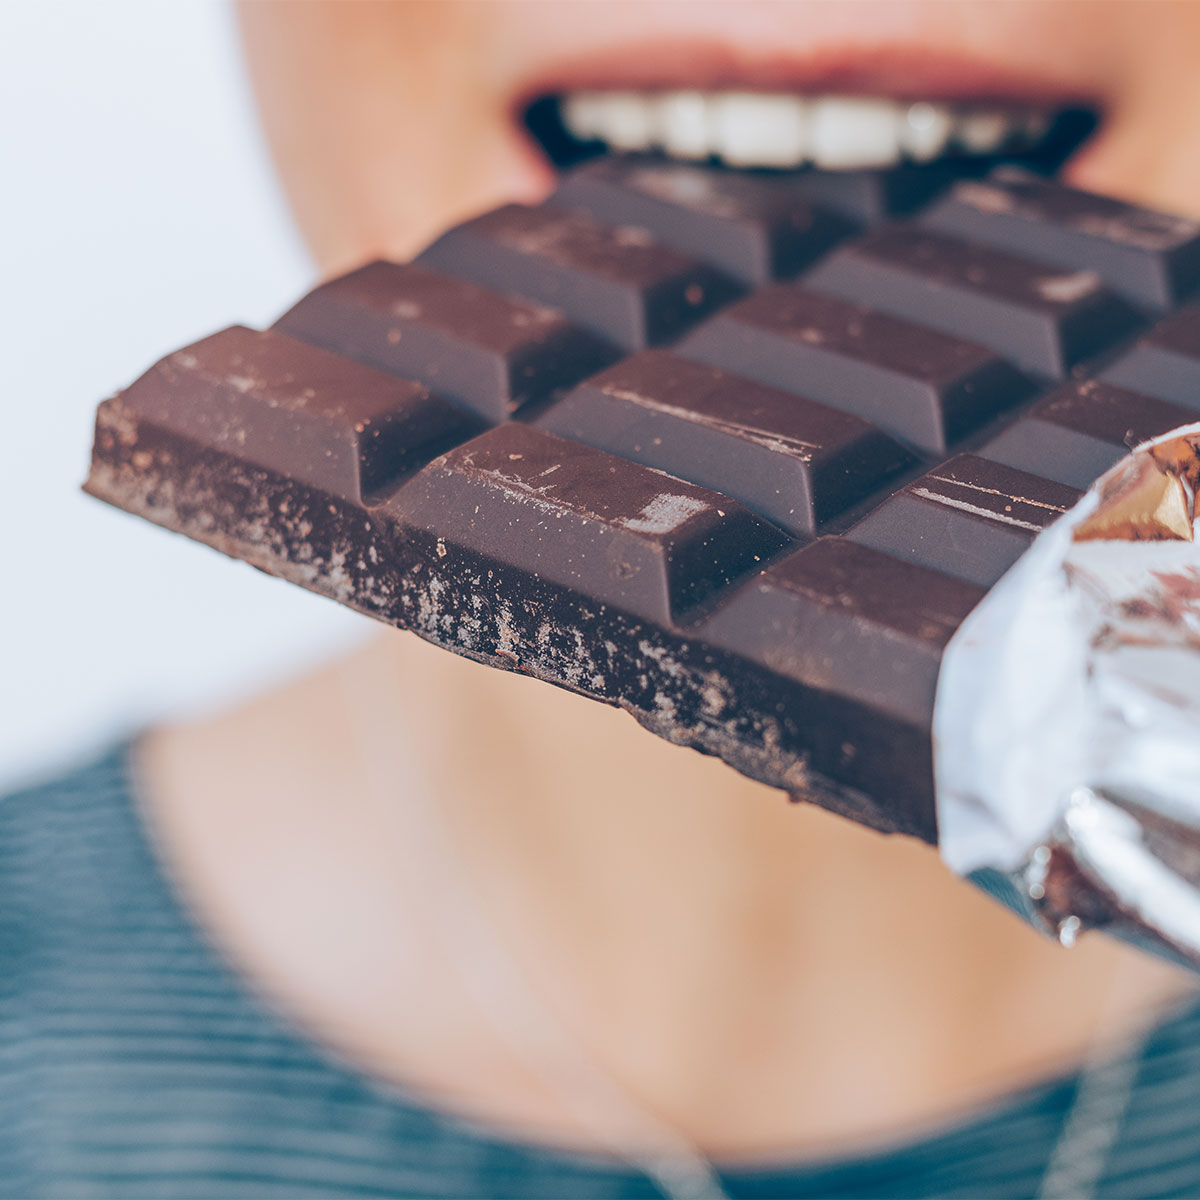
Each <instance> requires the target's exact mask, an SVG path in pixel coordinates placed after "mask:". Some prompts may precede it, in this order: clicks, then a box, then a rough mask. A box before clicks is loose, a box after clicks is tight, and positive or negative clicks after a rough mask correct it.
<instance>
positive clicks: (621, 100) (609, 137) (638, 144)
mask: <svg viewBox="0 0 1200 1200" xmlns="http://www.w3.org/2000/svg"><path fill="white" fill-rule="evenodd" d="M654 116H655V114H654V106H653V105H652V104H650V103H648V102H647V100H646V98H645V97H643V96H639V95H638V94H637V92H609V93H608V94H607V95H605V96H604V97H603V103H602V104H601V106H600V128H599V131H598V133H599V136H600V140H601V141H604V142H607V143H608V144H609V145H610V146H612V147H613V148H614V149H616V150H645V149H646V148H647V147H648V146H651V145H653V143H654Z"/></svg>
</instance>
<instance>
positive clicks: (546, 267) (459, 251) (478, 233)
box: [418, 204, 739, 350]
mask: <svg viewBox="0 0 1200 1200" xmlns="http://www.w3.org/2000/svg"><path fill="white" fill-rule="evenodd" d="M418 261H419V262H420V263H422V264H423V265H425V266H427V267H432V268H433V269H435V270H437V271H442V272H444V273H445V274H447V275H455V276H458V277H459V278H462V279H469V280H473V281H474V282H475V283H479V284H482V285H483V286H484V287H489V288H494V289H495V290H496V291H498V292H507V293H514V294H516V295H518V296H523V297H525V298H526V299H527V300H534V301H536V302H537V303H539V304H546V305H550V306H551V307H553V308H556V309H558V310H560V311H561V312H563V313H565V314H566V315H567V316H568V317H570V318H571V319H572V320H573V321H575V322H577V323H578V324H579V325H582V326H584V327H585V328H587V329H591V330H592V331H593V332H595V333H598V334H600V335H601V336H602V337H604V338H607V339H608V340H610V341H613V342H616V343H617V345H619V346H622V347H624V348H625V349H626V350H640V349H642V348H643V347H645V346H651V345H655V344H656V343H659V342H664V341H667V340H669V339H671V338H674V337H677V336H678V335H679V334H681V333H682V332H683V331H684V330H685V329H687V328H688V327H689V326H691V325H693V324H695V322H696V321H698V320H700V318H701V317H703V316H705V315H706V314H707V313H709V312H711V311H712V310H713V309H714V308H716V307H718V306H719V305H721V304H723V303H725V302H726V301H727V300H730V299H732V298H733V297H734V296H735V295H736V294H737V293H738V291H739V289H738V287H737V285H736V284H735V283H734V282H733V281H732V280H731V279H729V278H728V277H727V276H725V275H722V274H720V273H719V272H718V271H715V270H714V269H713V268H712V267H710V266H708V265H707V264H706V263H701V262H699V261H697V260H696V259H694V258H689V257H687V256H686V255H683V254H680V253H679V252H678V251H676V250H671V249H669V248H668V247H666V246H660V245H658V244H656V243H655V241H654V239H653V237H652V236H651V235H650V233H649V232H648V231H646V230H645V229H640V228H638V227H636V226H616V227H610V226H607V225H601V224H599V223H598V222H596V221H593V220H592V219H591V218H590V217H588V216H585V215H584V214H582V213H562V212H555V211H554V210H552V209H545V208H522V207H520V206H519V205H515V204H512V205H509V206H507V207H506V208H498V209H496V211H495V212H490V213H485V214H484V215H483V216H482V217H476V218H475V220H473V221H468V222H467V223H466V224H465V225H459V226H458V227H457V228H455V229H452V230H450V232H449V233H446V234H443V235H442V236H441V237H440V238H439V239H438V240H437V241H436V242H434V244H433V245H432V246H430V247H429V249H428V250H426V251H425V253H424V254H422V255H421V256H420V258H419V259H418Z"/></svg>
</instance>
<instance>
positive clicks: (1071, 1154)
mask: <svg viewBox="0 0 1200 1200" xmlns="http://www.w3.org/2000/svg"><path fill="white" fill-rule="evenodd" d="M387 663H388V659H387V655H386V652H384V653H377V654H376V655H374V656H372V659H371V661H370V663H369V667H368V670H367V671H366V672H364V674H365V675H367V676H369V681H368V680H367V679H364V678H363V677H362V676H360V677H358V678H357V679H356V680H355V681H351V679H350V678H349V677H348V675H347V674H346V672H345V671H343V672H342V673H340V674H339V676H338V680H339V686H340V688H341V693H342V704H343V707H344V709H345V711H346V713H347V716H348V726H349V728H350V732H351V736H352V738H353V739H354V740H355V742H356V750H357V753H358V757H359V760H360V765H361V768H362V771H363V776H364V782H365V785H366V787H367V788H368V790H369V793H370V796H371V800H372V803H373V805H374V806H375V807H376V808H377V809H378V810H379V811H380V812H382V813H387V814H389V817H390V816H391V815H392V814H395V815H397V816H398V815H399V812H400V810H401V809H402V810H403V819H404V825H405V828H404V829H402V830H398V831H397V832H398V836H397V837H395V838H394V839H393V841H394V843H395V844H396V847H397V853H398V857H399V859H400V861H399V862H398V864H397V866H398V869H399V870H402V871H403V872H404V873H405V874H406V877H407V878H408V879H409V880H410V882H411V884H412V886H413V888H414V890H415V892H416V895H417V896H418V897H428V896H430V895H437V896H438V897H439V900H438V903H436V904H434V905H428V904H426V905H425V910H426V912H427V913H428V914H429V917H428V919H430V920H433V921H435V922H436V923H437V925H438V927H439V933H440V940H441V942H442V944H443V946H444V947H445V949H446V951H447V955H448V958H449V960H450V962H451V964H452V966H453V969H454V971H455V973H456V974H457V976H458V978H459V981H460V983H461V984H462V985H463V987H464V990H465V992H466V993H467V995H468V996H469V997H470V998H471V1001H472V1003H473V1005H474V1006H475V1008H476V1009H477V1011H478V1013H479V1015H480V1017H481V1019H482V1020H483V1022H484V1023H485V1024H486V1026H487V1027H488V1028H489V1029H490V1030H491V1032H492V1033H493V1035H494V1036H495V1037H496V1038H497V1039H498V1041H499V1043H500V1044H501V1045H502V1046H504V1048H505V1049H506V1051H507V1052H508V1053H509V1054H510V1055H511V1056H513V1058H514V1059H515V1060H516V1061H518V1062H519V1063H521V1064H522V1065H523V1066H524V1067H525V1068H526V1069H528V1070H531V1071H532V1072H533V1073H534V1074H535V1075H536V1076H537V1078H538V1079H539V1080H540V1082H541V1083H543V1084H544V1085H545V1086H546V1087H547V1088H549V1089H550V1090H551V1092H552V1093H553V1094H554V1095H555V1096H556V1097H557V1099H558V1101H559V1102H560V1103H561V1105H562V1107H563V1110H564V1111H565V1112H568V1113H570V1114H571V1115H572V1117H573V1118H574V1120H575V1121H576V1122H577V1124H578V1125H579V1127H580V1128H581V1129H584V1130H586V1131H587V1133H588V1134H589V1135H590V1137H591V1138H593V1139H594V1141H595V1143H596V1144H597V1145H598V1146H600V1147H602V1148H603V1149H604V1150H605V1151H606V1152H607V1153H608V1154H609V1155H610V1156H611V1157H613V1158H614V1159H615V1160H617V1161H620V1162H623V1163H625V1164H627V1165H628V1166H629V1167H631V1168H633V1169H635V1170H637V1171H639V1172H641V1173H642V1174H644V1175H646V1176H647V1177H649V1178H650V1179H651V1180H652V1181H653V1183H654V1184H655V1186H656V1187H657V1188H658V1189H659V1191H660V1192H661V1193H662V1194H663V1195H664V1196H666V1197H667V1198H668V1200H727V1195H726V1193H725V1191H724V1190H723V1188H722V1186H721V1183H720V1181H719V1178H718V1176H717V1174H716V1172H715V1170H714V1169H713V1167H712V1165H711V1164H710V1163H709V1162H708V1160H707V1159H706V1158H705V1156H704V1155H703V1154H702V1153H701V1152H700V1150H699V1149H698V1148H697V1147H696V1146H695V1145H694V1144H692V1142H691V1141H690V1140H689V1139H688V1138H687V1137H686V1136H684V1135H683V1134H682V1133H681V1132H680V1131H678V1130H677V1129H675V1128H673V1127H672V1126H671V1125H670V1124H669V1123H668V1122H666V1121H664V1120H663V1119H661V1118H660V1117H659V1116H657V1115H656V1114H654V1113H653V1112H651V1111H650V1110H649V1109H647V1108H646V1107H645V1106H644V1105H643V1104H641V1103H640V1102H639V1101H638V1100H637V1099H636V1098H635V1097H633V1096H631V1095H630V1094H629V1093H628V1092H627V1091H626V1090H625V1089H624V1088H623V1087H622V1086H621V1085H620V1084H619V1083H618V1082H617V1081H616V1080H615V1079H614V1078H613V1077H612V1075H611V1074H610V1073H609V1072H608V1071H606V1070H605V1069H604V1068H603V1067H602V1066H601V1065H600V1064H599V1063H598V1062H596V1061H595V1059H594V1058H593V1057H592V1056H591V1055H590V1054H589V1053H588V1051H587V1049H586V1048H585V1046H584V1044H583V1043H582V1041H581V1040H580V1039H579V1038H578V1037H576V1036H575V1035H574V1033H573V1032H572V1031H571V1029H570V1027H569V1024H568V1023H567V1022H565V1021H564V1020H563V1019H562V1018H561V1017H560V1016H559V1014H558V1013H557V1012H556V1011H555V1010H554V1008H553V1006H552V1005H551V1004H549V1003H548V1002H547V1000H546V999H545V998H544V996H543V995H542V994H541V992H540V991H539V990H538V988H536V987H535V986H534V985H533V983H532V982H531V980H530V978H529V976H528V974H527V973H526V971H525V970H524V969H523V967H522V965H521V962H520V959H519V956H518V955H517V954H516V953H515V952H514V951H513V949H512V948H511V946H510V945H509V943H508V941H507V939H506V938H505V937H504V935H503V933H502V930H501V929H500V928H499V926H498V925H497V923H496V922H495V920H494V919H493V918H492V914H491V911H490V910H489V907H488V905H487V904H486V903H485V902H484V900H483V898H482V896H481V895H480V893H479V891H478V889H477V887H476V885H475V881H474V879H473V878H472V876H471V873H470V871H469V870H468V869H467V868H466V866H465V864H464V863H463V862H462V860H461V858H460V856H459V854H458V852H457V848H456V845H455V840H454V837H453V835H452V831H451V829H450V827H449V825H448V823H447V821H446V817H445V813H444V810H443V806H442V804H441V803H440V798H439V796H438V792H437V789H436V788H435V786H434V785H433V781H432V779H431V778H430V776H429V775H428V773H427V772H426V771H425V770H424V767H423V764H422V761H421V758H420V756H419V755H418V754H415V753H412V752H408V753H405V751H406V750H409V749H410V748H409V747H408V746H407V745H406V744H405V739H404V735H403V731H404V718H403V713H402V712H401V711H399V706H398V705H397V704H396V701H395V696H394V692H393V691H392V690H391V689H392V688H393V687H394V682H395V681H394V679H393V678H392V677H391V676H390V675H389V674H388V673H387ZM364 684H366V686H364ZM1120 983H1121V977H1120V975H1119V974H1118V975H1117V976H1114V979H1113V983H1112V985H1111V987H1110V989H1109V997H1108V1001H1107V1003H1106V1006H1105V1010H1104V1012H1103V1013H1102V1015H1101V1019H1100V1020H1099V1021H1098V1026H1099V1027H1101V1028H1103V1027H1104V1026H1105V1024H1106V1021H1105V1020H1104V1018H1105V1017H1107V1016H1110V1015H1113V1010H1114V1008H1115V1005H1116V1000H1117V997H1118V994H1119V992H1120ZM1159 1015H1160V1014H1157V1013H1156V1014H1151V1015H1150V1016H1149V1017H1147V1018H1146V1019H1144V1020H1143V1021H1141V1022H1139V1023H1138V1024H1137V1027H1136V1028H1132V1029H1130V1030H1129V1031H1127V1033H1126V1035H1125V1036H1124V1037H1123V1038H1121V1039H1119V1041H1118V1042H1117V1043H1116V1044H1114V1043H1112V1042H1111V1041H1109V1040H1106V1041H1104V1042H1103V1043H1101V1042H1100V1041H1099V1040H1097V1041H1096V1043H1095V1044H1094V1045H1093V1048H1092V1050H1091V1052H1090V1053H1089V1054H1088V1056H1087V1058H1086V1059H1085V1061H1084V1064H1083V1066H1082V1068H1081V1070H1080V1073H1079V1079H1078V1083H1077V1086H1076V1090H1075V1094H1074V1097H1073V1098H1072V1101H1071V1104H1070V1107H1069V1108H1068V1110H1067V1113H1066V1115H1065V1117H1064V1119H1063V1123H1062V1126H1061V1128H1060V1131H1059V1135H1058V1137H1057V1139H1056V1141H1055V1144H1054V1146H1053V1147H1052V1148H1051V1152H1050V1154H1049V1157H1048V1160H1047V1166H1046V1169H1045V1172H1044V1174H1043V1176H1042V1181H1041V1185H1040V1187H1039V1189H1038V1192H1037V1196H1038V1198H1039V1200H1090V1197H1092V1196H1093V1195H1094V1194H1095V1189H1096V1187H1097V1186H1098V1184H1099V1183H1100V1181H1101V1179H1102V1176H1103V1172H1104V1169H1105V1167H1106V1165H1107V1163H1108V1160H1109V1156H1110V1154H1111V1151H1112V1148H1113V1146H1114V1145H1115V1144H1116V1141H1117V1138H1118V1136H1119V1134H1120V1130H1121V1125H1122V1121H1123V1118H1124V1115H1125V1112H1126V1110H1127V1108H1128V1105H1129V1101H1130V1099H1131V1097H1132V1094H1133V1089H1134V1085H1135V1083H1136V1079H1137V1073H1138V1069H1139V1066H1140V1061H1141V1053H1142V1049H1143V1047H1144V1045H1145V1041H1146V1039H1147V1037H1148V1036H1149V1034H1150V1030H1151V1029H1152V1027H1153V1024H1154V1023H1155V1020H1156V1019H1157V1017H1158V1016H1159Z"/></svg>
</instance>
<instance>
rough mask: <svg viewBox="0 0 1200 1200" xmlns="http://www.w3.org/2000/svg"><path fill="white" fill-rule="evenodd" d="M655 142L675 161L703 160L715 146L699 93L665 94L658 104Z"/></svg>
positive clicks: (706, 109) (705, 107)
mask: <svg viewBox="0 0 1200 1200" xmlns="http://www.w3.org/2000/svg"><path fill="white" fill-rule="evenodd" d="M658 142H659V144H660V145H661V146H662V148H663V149H664V150H665V151H666V152H667V153H668V154H671V155H673V156H674V157H675V158H707V157H708V156H709V155H710V154H712V153H713V151H714V149H715V147H714V146H713V139H712V125H711V121H710V120H709V114H708V99H707V98H706V97H705V95H704V93H703V92H667V93H665V94H664V95H663V96H662V98H661V99H660V100H659V102H658Z"/></svg>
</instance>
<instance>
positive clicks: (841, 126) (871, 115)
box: [811, 96, 900, 171]
mask: <svg viewBox="0 0 1200 1200" xmlns="http://www.w3.org/2000/svg"><path fill="white" fill-rule="evenodd" d="M811 151H812V158H813V162H815V163H816V164H817V166H818V167H827V168H829V169H831V170H835V171H848V170H855V169H861V168H864V167H887V166H891V164H892V163H894V162H897V161H898V160H899V158H900V110H899V107H898V106H897V105H895V104H893V103H892V102H891V101H890V100H873V99H855V98H854V97H850V96H837V97H831V98H830V99H828V100H818V101H817V102H816V103H815V104H814V105H813V118H812V145H811Z"/></svg>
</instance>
